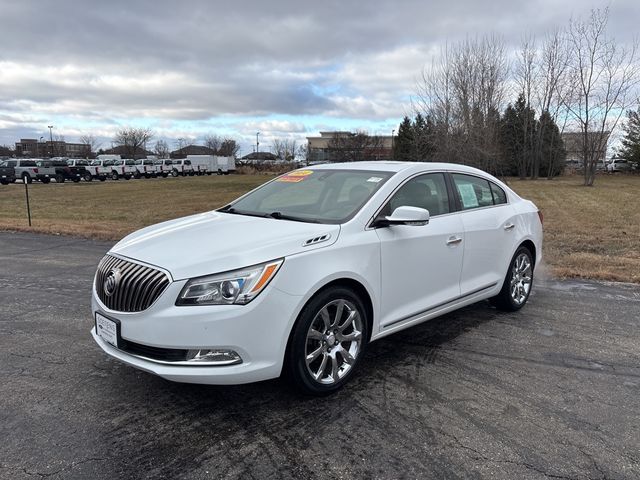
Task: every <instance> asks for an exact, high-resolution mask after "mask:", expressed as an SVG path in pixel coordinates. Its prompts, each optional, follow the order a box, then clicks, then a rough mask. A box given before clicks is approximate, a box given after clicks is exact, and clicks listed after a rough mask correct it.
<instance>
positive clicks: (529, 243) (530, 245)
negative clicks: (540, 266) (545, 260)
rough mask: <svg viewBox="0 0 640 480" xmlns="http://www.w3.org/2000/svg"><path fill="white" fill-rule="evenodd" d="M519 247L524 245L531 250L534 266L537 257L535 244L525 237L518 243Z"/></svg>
mask: <svg viewBox="0 0 640 480" xmlns="http://www.w3.org/2000/svg"><path fill="white" fill-rule="evenodd" d="M520 247H526V248H527V249H528V250H529V251H530V252H531V256H532V257H533V266H534V268H535V265H536V258H537V251H536V244H535V243H533V241H532V240H529V239H527V240H525V241H523V242H521V243H520V245H518V248H520ZM518 248H516V251H517V250H518Z"/></svg>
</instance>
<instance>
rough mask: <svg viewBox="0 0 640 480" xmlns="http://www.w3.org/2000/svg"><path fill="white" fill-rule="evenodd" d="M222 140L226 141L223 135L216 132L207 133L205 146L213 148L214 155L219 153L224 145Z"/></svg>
mask: <svg viewBox="0 0 640 480" xmlns="http://www.w3.org/2000/svg"><path fill="white" fill-rule="evenodd" d="M222 142H224V140H223V139H222V137H220V136H218V135H215V134H209V135H205V137H204V146H205V147H207V148H210V149H211V150H213V152H214V155H217V154H218V151H219V150H220V147H221V146H222ZM224 156H227V155H224Z"/></svg>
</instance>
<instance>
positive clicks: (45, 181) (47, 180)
mask: <svg viewBox="0 0 640 480" xmlns="http://www.w3.org/2000/svg"><path fill="white" fill-rule="evenodd" d="M40 181H41V182H42V183H44V184H47V183H49V182H50V181H51V179H50V178H49V177H42V178H41V179H40Z"/></svg>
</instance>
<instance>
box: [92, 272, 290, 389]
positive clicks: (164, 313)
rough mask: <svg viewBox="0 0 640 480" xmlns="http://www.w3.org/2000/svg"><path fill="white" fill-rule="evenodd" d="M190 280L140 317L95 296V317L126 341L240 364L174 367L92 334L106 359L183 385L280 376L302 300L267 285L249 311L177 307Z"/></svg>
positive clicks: (170, 289) (175, 286)
mask: <svg viewBox="0 0 640 480" xmlns="http://www.w3.org/2000/svg"><path fill="white" fill-rule="evenodd" d="M185 283H186V280H182V281H177V282H173V283H171V284H170V285H169V286H168V287H167V290H166V291H165V292H164V293H163V294H162V295H161V296H160V298H159V299H158V300H157V301H156V303H154V304H153V305H151V307H149V308H148V309H146V310H145V311H143V312H138V313H121V312H113V311H110V310H109V309H107V308H106V307H105V306H104V305H103V304H102V303H101V302H100V300H99V299H98V297H97V295H96V293H95V290H94V292H93V296H92V307H93V308H92V311H93V316H94V319H95V314H96V312H98V313H101V314H102V315H105V316H106V317H108V318H111V319H116V320H118V321H119V322H120V335H121V337H122V339H123V340H125V341H131V342H135V343H138V344H142V345H147V346H150V347H159V348H167V349H200V348H203V349H204V348H220V349H229V350H233V351H235V352H237V353H238V354H239V355H240V357H241V359H242V363H240V364H236V365H227V366H206V365H198V364H197V362H194V364H193V365H184V363H183V364H181V365H171V364H168V363H167V362H163V363H160V362H157V361H153V360H149V359H144V358H140V357H139V356H136V355H133V354H130V353H127V352H126V351H123V350H120V349H117V348H115V347H114V346H112V345H111V344H109V343H107V342H105V341H104V340H102V339H101V338H100V337H98V335H97V334H96V331H95V327H94V328H93V329H92V331H91V334H92V336H93V338H94V340H95V341H96V343H97V344H98V345H99V346H100V348H102V350H104V351H105V352H106V353H107V354H108V355H110V356H112V357H113V358H116V359H118V360H120V361H122V362H124V363H126V364H128V365H131V366H133V367H136V368H139V369H141V370H144V371H146V372H150V373H153V374H156V375H159V376H161V377H163V378H166V379H168V380H172V381H177V382H185V383H203V384H219V385H230V384H240V383H250V382H256V381H261V380H267V379H270V378H276V377H278V376H279V375H280V372H281V370H282V364H283V360H284V353H285V349H286V345H287V340H288V336H289V332H290V331H291V328H292V326H293V322H294V321H295V318H296V317H297V315H298V310H299V308H301V306H300V305H299V304H300V303H301V302H302V297H298V296H293V295H289V294H286V293H284V292H282V291H280V290H278V289H277V288H275V287H274V286H273V285H269V286H268V287H267V288H266V289H265V290H264V291H263V292H262V293H261V294H260V295H259V296H258V297H257V298H256V299H255V300H254V301H252V302H251V303H249V304H247V305H206V306H186V307H177V306H175V300H176V298H177V296H178V294H179V293H180V291H181V290H182V287H183V286H184V285H185Z"/></svg>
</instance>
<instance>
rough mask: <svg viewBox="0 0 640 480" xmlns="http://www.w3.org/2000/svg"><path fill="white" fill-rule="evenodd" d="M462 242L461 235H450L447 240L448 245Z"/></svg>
mask: <svg viewBox="0 0 640 480" xmlns="http://www.w3.org/2000/svg"><path fill="white" fill-rule="evenodd" d="M460 242H462V239H461V238H460V237H450V238H449V240H447V245H457V244H458V243H460Z"/></svg>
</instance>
